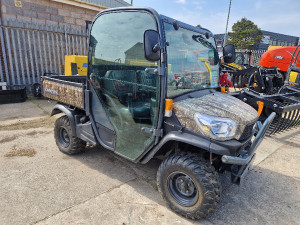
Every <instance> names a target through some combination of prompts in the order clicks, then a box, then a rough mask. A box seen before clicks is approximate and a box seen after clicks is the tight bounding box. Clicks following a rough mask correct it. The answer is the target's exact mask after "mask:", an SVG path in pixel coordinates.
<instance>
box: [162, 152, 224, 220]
mask: <svg viewBox="0 0 300 225" xmlns="http://www.w3.org/2000/svg"><path fill="white" fill-rule="evenodd" d="M157 186H158V190H159V192H160V193H161V195H162V197H163V198H164V199H165V201H166V203H167V204H168V206H169V207H170V208H171V209H173V210H174V211H175V212H176V213H178V214H181V215H183V216H185V217H187V218H190V219H200V218H203V217H205V216H207V215H208V214H209V213H210V212H212V211H213V210H214V209H215V208H216V206H217V204H218V202H219V200H220V194H221V184H220V181H219V176H218V174H217V172H216V171H215V169H214V167H213V166H211V165H210V164H209V163H208V162H206V161H205V160H204V159H202V158H201V157H198V156H197V155H195V154H190V153H183V152H181V153H175V154H173V155H170V156H169V157H168V158H166V159H165V160H164V161H163V162H162V164H161V165H160V167H159V169H158V171H157Z"/></svg>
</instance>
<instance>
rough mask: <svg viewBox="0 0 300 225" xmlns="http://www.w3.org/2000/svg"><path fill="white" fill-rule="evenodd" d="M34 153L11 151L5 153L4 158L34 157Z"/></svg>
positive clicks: (31, 151)
mask: <svg viewBox="0 0 300 225" xmlns="http://www.w3.org/2000/svg"><path fill="white" fill-rule="evenodd" d="M35 154H36V151H35V150H34V149H13V150H11V151H10V152H8V153H6V154H5V155H4V157H15V156H27V157H33V156H35Z"/></svg>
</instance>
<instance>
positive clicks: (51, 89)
mask: <svg viewBox="0 0 300 225" xmlns="http://www.w3.org/2000/svg"><path fill="white" fill-rule="evenodd" d="M43 95H44V96H45V97H46V98H49V99H52V100H55V101H58V102H61V103H65V104H68V105H71V106H75V107H77V108H79V109H84V85H82V84H78V83H72V82H68V81H62V80H58V79H53V78H49V77H43Z"/></svg>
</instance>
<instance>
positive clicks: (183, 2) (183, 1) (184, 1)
mask: <svg viewBox="0 0 300 225" xmlns="http://www.w3.org/2000/svg"><path fill="white" fill-rule="evenodd" d="M176 3H179V4H185V3H186V0H176Z"/></svg>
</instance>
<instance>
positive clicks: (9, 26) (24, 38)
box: [0, 20, 87, 91]
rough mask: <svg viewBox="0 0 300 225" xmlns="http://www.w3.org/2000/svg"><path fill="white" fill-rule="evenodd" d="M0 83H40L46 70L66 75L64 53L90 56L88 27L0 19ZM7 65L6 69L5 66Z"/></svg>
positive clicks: (12, 86) (10, 84) (24, 84)
mask: <svg viewBox="0 0 300 225" xmlns="http://www.w3.org/2000/svg"><path fill="white" fill-rule="evenodd" d="M0 27H1V28H0V40H1V51H2V57H1V56H0V57H1V61H2V62H3V63H0V78H1V81H0V82H6V83H7V85H8V88H9V89H14V88H15V87H17V86H26V87H28V90H29V91H30V89H31V88H30V87H31V85H32V84H33V83H37V82H40V76H42V75H43V74H44V73H55V74H63V68H62V67H61V65H63V64H64V56H65V55H75V54H78V55H87V33H86V30H85V29H82V30H74V29H72V28H70V27H68V28H66V27H52V26H45V25H43V26H40V25H37V24H26V23H20V22H15V21H9V20H6V21H4V22H3V24H1V22H0ZM3 67H4V68H3Z"/></svg>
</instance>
